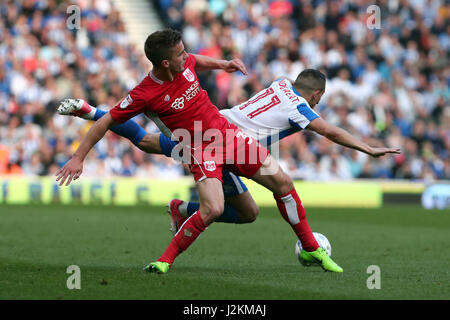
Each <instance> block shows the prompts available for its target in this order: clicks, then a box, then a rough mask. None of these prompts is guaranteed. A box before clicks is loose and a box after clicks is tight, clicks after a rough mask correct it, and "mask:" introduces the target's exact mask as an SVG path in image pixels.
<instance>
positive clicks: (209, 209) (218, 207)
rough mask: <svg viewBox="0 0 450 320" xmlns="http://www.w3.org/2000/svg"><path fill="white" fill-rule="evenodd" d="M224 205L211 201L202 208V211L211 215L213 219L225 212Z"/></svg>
mask: <svg viewBox="0 0 450 320" xmlns="http://www.w3.org/2000/svg"><path fill="white" fill-rule="evenodd" d="M223 210H224V206H223V204H219V203H209V204H206V205H204V206H203V207H201V208H200V211H201V212H202V213H203V214H204V215H206V216H208V217H210V218H211V219H212V220H215V219H217V218H218V217H220V216H221V215H222V213H223Z"/></svg>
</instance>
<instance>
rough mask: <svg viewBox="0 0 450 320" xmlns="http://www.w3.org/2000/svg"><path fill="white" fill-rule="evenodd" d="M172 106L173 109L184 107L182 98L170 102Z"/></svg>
mask: <svg viewBox="0 0 450 320" xmlns="http://www.w3.org/2000/svg"><path fill="white" fill-rule="evenodd" d="M171 107H172V108H174V109H175V110H180V109H183V108H184V98H183V97H181V98H177V99H175V101H174V102H173V103H172V105H171Z"/></svg>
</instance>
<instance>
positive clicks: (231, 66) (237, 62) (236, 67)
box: [223, 59, 247, 76]
mask: <svg viewBox="0 0 450 320" xmlns="http://www.w3.org/2000/svg"><path fill="white" fill-rule="evenodd" d="M223 70H225V71H226V72H229V73H232V72H236V71H240V72H242V73H243V74H244V75H245V76H246V75H247V69H246V68H245V65H244V63H243V62H242V61H241V59H233V60H230V61H228V62H227V64H226V65H225V68H223Z"/></svg>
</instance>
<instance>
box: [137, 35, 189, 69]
mask: <svg viewBox="0 0 450 320" xmlns="http://www.w3.org/2000/svg"><path fill="white" fill-rule="evenodd" d="M181 38H182V36H181V33H180V32H179V31H177V30H172V29H164V30H160V31H155V32H153V33H152V34H150V35H149V36H148V37H147V40H145V45H144V51H145V56H146V57H147V59H148V60H150V61H151V62H152V64H153V66H159V65H160V64H161V62H162V61H163V60H166V59H170V57H171V55H172V49H173V47H174V46H176V45H177V44H178V43H179V42H180V41H181Z"/></svg>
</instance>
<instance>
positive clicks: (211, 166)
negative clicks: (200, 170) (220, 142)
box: [203, 160, 216, 171]
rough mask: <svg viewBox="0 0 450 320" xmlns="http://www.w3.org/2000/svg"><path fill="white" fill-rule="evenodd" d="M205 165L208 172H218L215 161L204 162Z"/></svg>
mask: <svg viewBox="0 0 450 320" xmlns="http://www.w3.org/2000/svg"><path fill="white" fill-rule="evenodd" d="M203 165H204V167H205V169H206V170H208V171H214V170H216V162H215V161H214V160H209V161H204V162H203Z"/></svg>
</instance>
